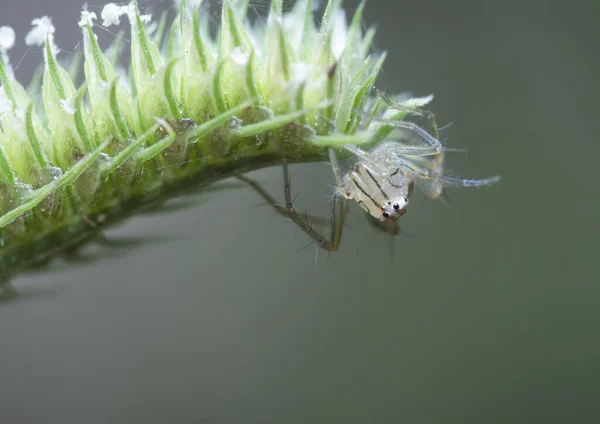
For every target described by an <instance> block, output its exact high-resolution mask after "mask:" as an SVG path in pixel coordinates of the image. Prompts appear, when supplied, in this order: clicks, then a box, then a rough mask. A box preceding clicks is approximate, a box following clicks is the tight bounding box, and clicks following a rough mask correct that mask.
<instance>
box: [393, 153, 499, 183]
mask: <svg viewBox="0 0 600 424" xmlns="http://www.w3.org/2000/svg"><path fill="white" fill-rule="evenodd" d="M397 159H398V165H399V166H400V167H402V168H404V169H406V170H407V171H408V172H409V173H410V174H412V175H414V176H415V177H417V178H421V179H424V180H432V181H438V182H440V183H441V184H442V185H444V186H448V187H482V186H488V185H492V184H494V183H497V182H498V181H500V176H498V175H496V176H493V177H490V178H483V179H480V180H475V179H466V178H456V177H449V176H447V175H442V174H440V173H437V172H435V171H433V170H428V169H424V168H421V167H420V166H418V165H416V164H414V163H413V162H411V161H409V160H407V159H404V158H397Z"/></svg>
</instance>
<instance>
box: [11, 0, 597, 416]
mask: <svg viewBox="0 0 600 424" xmlns="http://www.w3.org/2000/svg"><path fill="white" fill-rule="evenodd" d="M81 2H82V0H54V1H52V2H46V1H45V0H20V1H14V0H0V25H7V24H8V25H12V26H13V27H15V29H16V30H17V33H18V37H19V39H20V40H22V39H23V36H24V35H25V33H26V31H27V30H28V29H29V23H30V21H31V19H33V18H36V17H39V16H42V15H46V14H47V15H50V16H52V17H53V19H54V22H55V24H56V26H57V27H58V29H57V33H56V39H57V43H58V44H59V46H61V47H63V48H64V49H66V50H70V51H72V50H73V49H74V47H75V43H76V41H75V40H79V38H80V36H79V31H78V28H77V21H78V19H79V9H80V6H81ZM151 3H153V2H150V1H147V0H146V1H143V2H141V5H142V7H146V6H148V5H149V4H151ZM103 4H104V3H103V2H102V1H96V2H92V3H90V5H89V7H90V9H91V10H93V11H96V12H97V13H98V15H99V12H100V10H101V8H102V5H103ZM170 4H171V3H170V0H164V1H162V2H158V5H157V6H158V9H160V8H162V9H163V10H164V9H166V8H168V7H169V6H170ZM266 4H267V2H266V0H260V1H258V2H253V9H254V10H256V11H257V12H258V13H259V14H263V15H264V13H265V8H266V7H267V6H266ZM286 4H288V5H289V2H286ZM345 4H346V5H347V7H348V10H349V12H353V10H354V8H355V6H356V4H357V2H356V1H355V2H351V1H346V2H345ZM322 7H323V4H321V9H322ZM365 13H366V15H365V23H366V24H368V25H370V24H375V25H377V27H378V35H377V37H376V48H377V49H378V50H388V51H389V56H388V60H387V63H386V66H385V68H384V70H385V72H384V75H383V76H382V77H381V78H380V79H379V81H378V83H377V86H378V87H379V88H382V89H383V88H386V87H387V89H388V90H389V91H390V92H401V91H408V90H410V91H412V92H413V93H414V94H415V95H426V94H429V93H434V94H435V95H436V100H435V102H434V103H433V104H432V108H433V110H434V111H435V112H436V113H437V114H438V116H439V120H440V123H441V124H444V123H448V122H453V123H454V125H453V126H452V128H451V130H450V131H449V134H448V135H449V143H448V144H449V145H450V146H452V147H456V148H464V149H467V150H468V153H460V154H454V155H453V156H452V157H451V158H449V169H450V170H454V171H456V172H457V173H460V174H461V175H464V176H466V177H472V178H479V177H486V176H489V175H493V174H501V175H502V177H503V180H502V182H501V183H500V184H499V185H497V186H495V187H493V188H485V189H481V190H476V191H475V190H469V189H464V190H457V191H451V192H450V193H449V195H450V197H451V200H452V205H451V206H446V205H444V204H443V203H442V202H431V201H424V200H423V199H422V197H416V198H415V200H414V201H413V202H412V205H411V208H410V210H409V213H408V214H407V215H406V216H405V217H403V218H402V221H401V222H402V229H403V231H404V232H405V233H406V234H410V235H411V236H410V237H409V236H408V235H407V236H405V237H400V238H396V239H394V240H393V241H394V246H393V250H392V245H391V244H390V240H386V237H384V235H383V234H380V233H377V232H375V231H374V230H373V229H372V228H371V227H370V226H369V225H368V223H367V221H366V220H365V218H364V216H363V213H362V211H361V210H360V209H359V208H358V207H354V208H353V215H352V216H351V217H350V219H349V226H350V227H351V228H347V229H346V232H345V234H344V241H343V244H342V249H341V251H340V252H338V253H337V254H334V255H331V256H330V257H327V255H325V254H320V255H319V261H318V263H317V265H316V266H315V249H314V248H312V247H310V248H307V249H304V250H301V249H302V247H304V246H305V245H306V244H307V242H308V240H307V238H306V237H305V236H304V235H303V234H302V233H301V232H300V230H298V229H297V228H295V227H294V226H293V224H291V223H289V222H286V221H285V220H283V219H282V218H280V217H277V216H275V215H274V214H273V213H272V211H271V210H270V209H269V208H268V207H266V206H261V205H258V206H257V204H259V203H260V200H259V199H258V198H257V196H256V195H255V194H254V193H253V192H251V191H250V190H248V189H246V188H244V187H239V188H235V187H233V188H232V187H229V186H228V185H224V184H220V185H218V186H215V187H221V188H224V190H219V191H213V192H209V193H204V194H199V195H197V196H194V197H192V198H189V199H184V200H183V201H176V202H175V203H177V202H179V203H183V202H188V201H189V202H190V203H191V204H192V205H193V206H191V207H190V208H187V209H184V210H181V211H179V212H176V213H172V214H167V215H159V216H148V217H138V218H135V219H132V220H130V221H128V222H127V223H125V224H124V225H122V226H120V227H118V228H115V229H114V230H113V231H111V232H110V234H109V235H110V237H111V238H112V239H113V240H123V239H126V240H131V239H136V238H142V242H141V245H140V246H138V247H135V248H131V249H125V250H119V249H112V250H111V249H108V250H107V249H100V248H90V249H87V250H86V252H87V253H88V254H89V255H91V257H92V258H93V257H94V256H93V255H94V254H99V255H100V259H98V260H90V262H89V263H87V264H84V265H81V266H74V265H64V264H60V263H56V264H55V266H54V267H53V268H51V269H50V270H48V271H46V272H44V273H40V274H37V275H31V276H24V277H20V278H17V279H16V280H15V282H14V284H15V287H16V289H17V290H18V292H19V296H18V297H17V298H16V299H14V300H12V301H11V302H5V303H3V304H1V305H0V334H1V335H2V346H1V348H0V422H2V423H55V422H56V423H71V422H73V423H83V422H85V423H109V422H110V423H162V422H172V423H186V422H206V423H220V422H240V423H249V422H278V423H365V422H375V423H392V422H393V423H396V422H403V423H475V422H476V423H542V422H543V423H548V422H557V423H565V422H598V420H600V405H599V402H598V399H599V398H600V341H599V340H598V335H599V330H600V311H599V308H598V305H600V279H599V278H598V275H597V274H598V266H597V260H598V259H597V256H598V255H597V252H598V242H599V241H600V240H599V237H598V233H599V230H600V226H599V225H598V222H597V217H598V206H599V202H598V197H599V195H600V190H599V189H598V186H597V183H598V166H597V161H598V158H599V155H600V147H599V146H600V143H599V139H600V131H599V129H598V124H597V122H596V121H597V120H596V115H597V112H598V103H597V102H598V97H599V96H598V95H599V94H600V92H599V84H598V82H597V79H598V77H599V76H600V54H599V49H598V42H599V41H600V32H599V30H598V23H597V21H598V16H600V3H598V2H597V1H592V0H590V1H572V2H559V1H540V0H531V1H516V0H507V1H499V2H498V1H442V0H438V1H418V2H417V1H409V0H406V1H400V0H397V1H391V0H390V1H380V0H370V1H369V2H368V4H367V7H366V12H365ZM111 37H112V36H111V35H110V34H106V33H104V34H100V38H101V41H102V42H103V43H106V42H107V41H108V40H110V39H111ZM25 51H26V48H25V46H24V43H22V42H21V43H20V44H19V45H18V46H17V47H16V49H15V51H14V52H13V54H12V55H11V56H12V61H13V63H18V62H19V59H20V58H21V56H22V55H23V54H24V53H25ZM66 55H67V54H65V57H66ZM40 61H41V52H40V51H39V50H35V51H34V50H31V51H29V52H28V53H27V54H26V55H25V57H24V59H23V61H22V62H21V63H20V64H19V67H18V68H17V74H18V75H20V76H21V77H22V78H23V79H24V80H27V78H28V75H31V73H32V72H33V69H34V68H35V66H36V65H37V64H38V63H39V62H40ZM292 172H293V183H294V189H295V190H296V191H299V193H300V197H299V200H298V202H299V203H298V205H300V207H302V208H306V209H308V210H309V211H311V212H312V213H314V214H322V215H324V214H326V213H327V211H328V206H329V203H328V201H327V197H326V196H328V195H329V194H330V193H331V186H332V183H333V181H332V176H331V173H330V170H329V167H328V166H327V165H326V164H313V165H297V166H294V167H293V169H292ZM254 176H255V177H256V178H257V179H258V180H259V181H261V182H262V183H264V184H265V186H266V187H267V188H268V189H269V190H270V191H271V192H272V193H274V194H276V195H280V194H281V181H280V171H279V169H270V170H264V171H260V172H257V173H256V174H255V175H254ZM290 239H291V241H290ZM594 260H596V262H594Z"/></svg>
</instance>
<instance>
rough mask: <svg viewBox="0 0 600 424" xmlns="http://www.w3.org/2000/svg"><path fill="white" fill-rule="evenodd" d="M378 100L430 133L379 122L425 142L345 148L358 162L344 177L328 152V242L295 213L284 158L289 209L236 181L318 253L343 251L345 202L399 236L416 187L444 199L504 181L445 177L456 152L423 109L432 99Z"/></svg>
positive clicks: (331, 150)
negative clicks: (331, 180) (446, 193)
mask: <svg viewBox="0 0 600 424" xmlns="http://www.w3.org/2000/svg"><path fill="white" fill-rule="evenodd" d="M378 97H379V99H380V100H383V101H384V102H385V103H387V104H388V106H389V109H388V111H391V112H392V113H394V111H395V112H397V113H398V114H399V115H400V116H401V117H404V116H406V115H412V116H417V117H422V118H425V119H426V120H427V122H428V125H429V131H427V130H425V129H424V128H422V127H421V126H419V125H418V124H417V123H415V122H411V121H406V120H403V121H399V120H397V118H398V116H395V117H394V118H392V119H386V118H385V117H384V118H377V119H374V120H375V121H377V122H379V123H380V124H382V125H383V126H384V128H385V127H388V131H389V130H390V129H391V130H393V129H398V130H405V131H408V133H409V137H408V139H409V141H411V140H412V139H414V136H416V138H417V139H420V143H419V144H415V143H410V142H405V141H400V140H395V139H389V140H386V141H383V142H382V143H379V144H378V145H377V146H376V147H374V148H372V149H370V150H364V149H362V148H361V147H359V146H358V145H354V144H345V145H343V147H342V149H343V150H345V151H347V152H349V153H350V154H351V155H352V156H353V157H355V158H356V159H357V160H356V162H355V163H354V165H353V166H352V167H351V168H350V170H349V171H348V172H347V173H345V174H343V173H342V171H341V167H340V165H339V162H338V158H337V155H336V151H335V149H334V148H333V147H329V160H330V162H331V168H332V171H333V175H334V177H335V184H336V190H335V192H334V195H333V201H332V208H331V221H330V226H331V234H330V237H329V238H327V237H325V236H323V235H322V234H321V233H320V232H318V231H317V230H316V229H315V228H314V226H313V224H312V222H314V221H315V220H316V219H315V218H313V217H311V216H309V215H308V214H306V213H304V214H301V213H299V212H297V211H296V210H295V209H294V205H293V203H294V200H293V198H292V192H291V182H290V173H289V169H288V162H287V160H286V159H285V157H282V169H283V180H284V184H283V189H284V198H285V205H281V204H279V203H278V202H277V201H276V200H275V199H274V198H273V197H272V196H271V195H270V194H268V193H267V192H266V191H265V190H264V189H263V188H262V187H261V186H260V185H259V184H258V183H257V182H256V181H255V180H253V179H251V178H249V177H247V176H245V175H241V174H237V178H238V179H240V180H242V181H243V182H245V183H247V184H248V185H250V187H252V188H253V189H254V190H256V191H257V192H258V194H259V195H260V196H261V197H263V198H264V199H265V200H266V201H267V202H268V203H269V204H270V205H271V206H272V207H273V208H274V209H275V210H276V211H277V212H278V213H280V214H281V215H283V216H285V217H287V218H289V219H291V220H292V221H293V222H294V223H296V225H298V227H300V228H301V229H302V231H304V232H305V233H306V234H307V235H308V236H309V237H310V238H311V239H312V240H313V241H314V242H315V243H316V245H317V246H318V247H319V248H321V249H324V250H327V251H329V252H335V251H337V250H338V249H339V247H340V243H341V238H342V229H343V227H344V220H345V217H346V214H347V210H348V209H347V207H348V205H347V203H346V200H354V201H356V202H357V203H358V204H359V205H360V207H361V208H362V209H363V210H364V211H365V212H366V213H367V214H368V216H369V218H370V220H371V221H372V223H374V224H375V226H376V227H377V228H379V229H381V230H383V231H385V232H388V233H390V234H393V235H396V234H399V229H398V226H397V223H396V221H397V220H398V218H400V217H401V216H402V215H404V214H405V213H406V210H407V207H408V202H409V200H408V199H409V197H410V194H411V193H412V192H413V189H414V186H415V185H417V186H418V187H419V188H420V190H421V191H422V192H423V193H424V194H425V195H426V196H427V197H429V198H430V199H437V198H439V197H440V196H442V194H443V190H444V188H445V187H455V188H456V187H472V188H476V187H482V186H491V185H492V184H494V183H497V182H498V181H500V176H493V177H489V178H484V179H463V178H456V177H452V176H449V175H444V173H443V166H444V153H445V152H448V151H452V150H453V149H448V148H445V147H443V146H442V143H441V142H440V130H439V128H438V125H437V119H436V116H435V114H434V113H433V112H431V111H428V110H425V109H422V108H421V106H424V105H425V104H427V103H429V102H430V101H431V100H432V98H433V96H429V97H425V98H416V99H410V100H408V101H404V102H393V101H392V100H391V99H390V98H388V97H387V96H386V95H385V94H384V93H382V92H378ZM390 127H391V128H390ZM390 132H391V131H390ZM367 144H368V143H367ZM338 204H341V205H339V206H338ZM340 206H341V207H340Z"/></svg>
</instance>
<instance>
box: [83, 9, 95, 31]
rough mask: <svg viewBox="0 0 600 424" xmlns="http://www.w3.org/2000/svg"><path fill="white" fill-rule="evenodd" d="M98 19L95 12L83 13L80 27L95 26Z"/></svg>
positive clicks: (84, 11)
mask: <svg viewBox="0 0 600 424" xmlns="http://www.w3.org/2000/svg"><path fill="white" fill-rule="evenodd" d="M96 19H98V17H97V16H96V14H95V13H94V12H88V11H87V10H83V11H81V20H80V21H79V26H80V27H81V28H84V27H87V26H90V27H93V26H94V20H96Z"/></svg>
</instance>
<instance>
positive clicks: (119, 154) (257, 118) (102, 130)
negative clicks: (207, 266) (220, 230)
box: [0, 0, 385, 279]
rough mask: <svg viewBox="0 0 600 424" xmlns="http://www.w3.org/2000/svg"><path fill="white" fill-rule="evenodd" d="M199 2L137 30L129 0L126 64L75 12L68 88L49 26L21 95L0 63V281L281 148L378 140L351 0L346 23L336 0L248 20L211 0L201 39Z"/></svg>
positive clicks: (241, 4) (243, 2)
mask: <svg viewBox="0 0 600 424" xmlns="http://www.w3.org/2000/svg"><path fill="white" fill-rule="evenodd" d="M201 3H202V2H199V1H197V0H196V1H194V2H193V3H192V2H190V1H189V0H181V1H180V4H179V5H178V6H179V9H178V10H179V16H178V17H177V18H176V20H175V21H174V22H173V24H172V27H171V29H168V28H166V27H165V24H164V22H165V21H164V19H163V20H162V21H161V22H162V23H161V26H160V28H159V30H158V31H156V32H155V33H153V34H151V33H149V31H148V30H147V28H146V27H145V24H144V22H143V19H142V17H140V13H139V10H138V7H137V4H136V3H135V2H132V3H131V4H130V5H129V6H128V8H127V12H126V14H127V17H128V20H129V25H130V28H131V36H130V39H131V60H130V64H131V65H130V71H129V72H125V71H123V70H122V69H119V68H118V67H117V65H116V63H117V62H116V61H115V60H114V58H112V57H109V55H108V54H107V53H104V52H103V51H102V50H101V49H100V47H99V45H98V43H97V41H96V37H95V35H94V28H93V19H94V18H95V16H94V15H93V14H91V13H88V12H83V14H82V20H81V22H80V27H81V30H82V35H83V50H84V56H85V63H84V73H85V82H84V83H83V85H82V86H81V87H79V88H77V87H76V85H75V83H74V78H73V75H72V72H74V71H72V72H71V73H69V72H68V71H67V70H66V69H65V68H64V67H63V65H61V61H60V60H59V58H57V57H56V51H57V49H54V48H53V46H52V41H51V39H50V35H49V36H48V39H47V40H46V44H45V47H44V72H43V78H42V88H41V93H36V94H35V95H34V96H30V95H28V94H27V91H26V90H25V89H24V88H23V86H22V85H21V84H20V83H19V82H18V81H17V80H16V79H15V78H14V76H13V73H12V71H11V70H10V69H9V65H8V63H5V62H2V61H0V80H1V82H2V92H1V93H0V101H2V102H3V103H2V104H4V105H8V107H2V108H0V114H1V116H0V125H1V129H0V279H1V278H2V277H3V276H7V275H9V274H11V273H13V272H15V271H16V270H18V269H20V268H22V267H25V266H28V265H30V264H32V263H35V262H39V261H41V260H45V259H48V258H49V257H51V256H52V255H53V254H55V253H57V252H61V251H63V250H65V249H67V248H69V247H72V246H73V245H77V244H79V243H80V242H81V241H82V240H85V239H87V238H89V237H91V235H92V234H93V233H94V232H95V231H97V230H98V229H99V228H102V227H103V226H104V225H107V224H110V223H112V222H114V221H117V220H120V219H122V218H123V217H125V216H127V215H129V214H131V213H133V211H135V210H136V209H137V208H139V207H141V206H143V205H145V204H146V203H148V202H153V201H156V200H160V199H164V198H168V197H170V196H173V195H176V194H177V193H179V192H181V191H183V190H185V189H189V188H190V187H194V186H198V185H202V184H207V183H209V182H212V181H214V180H216V179H220V178H225V177H227V176H229V175H230V174H231V173H232V172H233V171H238V170H242V169H255V168H259V167H265V166H269V165H272V164H274V163H275V162H276V161H277V160H278V158H279V155H280V151H281V150H283V152H284V154H285V155H286V156H287V157H288V158H289V160H290V161H292V162H303V161H304V162H307V161H313V160H322V159H325V158H326V157H327V155H326V152H327V147H328V146H334V147H341V146H342V145H343V144H345V143H368V142H372V141H373V140H374V137H375V136H376V138H377V139H378V140H379V139H381V138H382V137H381V135H382V129H381V125H376V126H375V125H362V124H361V122H364V121H365V118H367V120H368V117H369V116H370V115H371V114H372V113H373V112H374V111H375V110H377V107H378V106H377V107H373V104H374V102H373V99H372V96H371V93H370V92H371V88H372V86H373V84H374V82H375V79H376V77H377V74H378V73H379V71H380V69H381V66H382V63H383V55H379V57H371V56H369V52H370V42H371V39H372V32H368V33H367V34H363V31H362V29H361V14H362V9H363V7H362V5H361V7H360V8H359V9H358V11H357V12H356V15H355V17H354V18H353V19H352V20H351V23H350V26H349V27H347V24H346V17H345V11H344V10H343V9H342V8H341V6H340V1H339V0H330V1H329V3H328V4H327V7H326V10H325V14H324V17H323V20H322V23H321V24H320V25H316V24H315V21H314V18H313V12H312V10H313V7H312V1H311V0H300V1H298V2H296V4H295V5H294V7H293V9H292V10H291V11H289V12H288V13H284V12H283V7H282V1H281V0H273V1H272V2H271V8H270V11H269V15H268V18H267V19H266V21H264V20H258V21H256V22H255V23H254V24H251V23H250V21H249V20H247V19H246V11H247V6H248V2H247V0H224V1H223V7H222V15H221V25H220V29H219V31H218V33H217V35H216V38H212V37H211V36H210V31H209V19H208V16H207V13H206V10H205V8H203V7H202V4H201ZM39 94H41V96H39ZM40 98H41V104H40ZM40 106H41V107H40ZM383 132H385V130H383Z"/></svg>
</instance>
